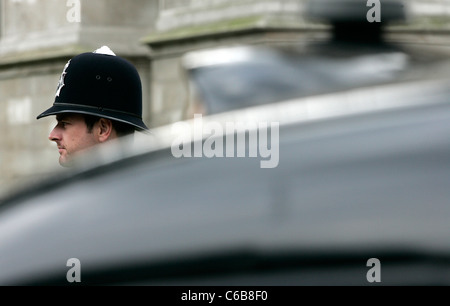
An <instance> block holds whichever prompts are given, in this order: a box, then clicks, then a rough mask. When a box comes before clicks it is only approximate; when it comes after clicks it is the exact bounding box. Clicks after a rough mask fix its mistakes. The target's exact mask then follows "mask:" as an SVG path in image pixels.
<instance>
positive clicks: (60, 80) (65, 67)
mask: <svg viewBox="0 0 450 306" xmlns="http://www.w3.org/2000/svg"><path fill="white" fill-rule="evenodd" d="M69 64H70V60H69V61H68V62H67V64H66V65H65V66H64V70H63V72H62V73H61V77H60V78H59V82H58V87H57V88H56V95H55V96H56V97H59V94H60V92H61V89H62V88H63V87H64V85H65V84H64V77H65V76H66V74H67V72H66V70H67V67H69Z"/></svg>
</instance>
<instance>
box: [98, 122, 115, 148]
mask: <svg viewBox="0 0 450 306" xmlns="http://www.w3.org/2000/svg"><path fill="white" fill-rule="evenodd" d="M97 124H98V126H97V128H98V129H97V137H98V141H99V142H105V141H107V140H108V139H110V138H111V136H112V134H113V124H112V121H111V120H109V119H106V118H100V120H99V121H98V122H97Z"/></svg>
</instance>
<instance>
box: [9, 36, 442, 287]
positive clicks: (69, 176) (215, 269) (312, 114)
mask: <svg viewBox="0 0 450 306" xmlns="http://www.w3.org/2000/svg"><path fill="white" fill-rule="evenodd" d="M341 44H342V45H341ZM350 44H351V45H353V47H350V45H348V44H347V42H342V41H338V42H336V41H333V42H330V46H331V45H332V49H330V48H328V47H326V48H323V46H320V47H319V50H322V51H324V52H325V51H330V52H329V54H327V55H326V56H325V55H324V54H325V53H321V52H318V53H315V52H312V53H301V54H296V53H295V52H294V53H292V52H289V53H288V57H287V58H286V57H284V56H285V55H286V53H278V51H275V49H271V48H268V47H263V48H262V49H259V48H254V47H251V48H250V47H239V48H237V49H229V48H226V49H221V50H211V51H199V52H197V53H190V54H187V55H186V57H185V61H184V63H185V68H186V71H187V73H188V75H189V76H190V80H191V81H192V86H196V90H195V94H196V95H198V97H202V98H203V99H204V100H203V101H204V103H205V106H206V109H207V110H208V111H207V113H208V115H205V116H203V117H202V118H201V119H202V121H201V123H202V124H203V126H206V125H208V124H210V126H214V127H215V128H216V132H217V131H218V130H220V128H223V129H222V131H223V133H218V132H217V133H210V134H207V135H206V136H205V135H204V134H202V135H201V137H192V138H191V139H190V138H189V137H187V138H186V139H184V138H183V139H184V141H182V142H177V141H179V140H180V136H179V134H177V133H175V132H176V131H177V130H178V129H177V128H176V124H174V125H170V126H166V127H161V128H160V129H157V130H154V131H153V134H152V135H151V136H148V137H149V138H147V137H143V138H142V139H141V138H139V139H136V144H135V148H133V149H130V147H129V146H128V143H126V144H125V145H124V144H121V143H112V144H111V146H104V147H102V148H99V149H98V150H94V151H92V152H90V154H87V155H86V156H85V157H84V158H83V159H82V160H80V166H79V167H77V168H75V169H74V170H73V171H70V172H68V173H62V174H61V175H58V176H55V177H54V178H53V179H51V180H48V181H46V182H45V183H42V184H40V185H37V186H35V187H33V188H29V189H26V190H24V191H23V192H19V193H17V194H15V195H12V196H10V197H9V198H8V199H6V200H4V201H2V203H1V204H0V254H1V256H0V285H61V284H63V285H64V284H68V280H67V275H66V274H67V272H68V270H69V268H70V267H68V266H67V265H66V263H67V262H68V260H69V259H72V258H76V259H78V260H79V262H80V263H81V284H82V285H235V286H243V285H253V286H263V285H277V286H280V285H281V286H287V285H289V286H292V285H371V284H372V283H371V282H370V277H369V276H368V274H369V273H370V269H371V266H370V265H369V264H368V263H369V262H370V260H371V259H378V260H379V262H380V263H381V279H380V281H381V282H380V283H379V284H381V285H449V284H450V247H449V246H450V235H449V233H450V223H449V222H448V219H449V217H450V206H449V205H448V199H449V198H450V188H449V187H450V186H449V184H450V183H449V182H450V169H449V167H447V165H448V164H449V163H450V137H449V136H448V131H449V129H450V100H449V97H450V95H449V94H450V86H449V85H450V78H448V76H447V75H445V74H444V73H440V71H443V72H445V71H446V69H445V68H446V67H448V66H447V65H448V61H447V59H446V58H445V57H440V58H437V57H433V58H432V59H431V60H428V59H423V60H421V59H420V56H418V53H417V54H416V53H414V52H412V51H411V52H410V51H408V52H406V51H404V50H402V51H399V49H397V48H395V51H386V50H393V49H392V48H393V47H390V46H389V47H387V46H385V45H384V44H383V43H382V42H380V41H377V42H374V41H370V42H368V43H367V44H366V43H365V44H364V45H361V46H360V47H358V48H356V47H355V45H354V44H355V42H354V41H352V42H350ZM337 45H340V46H339V47H338V46H337ZM313 47H314V48H316V46H313ZM386 48H388V49H386ZM316 50H317V49H316ZM380 50H382V51H380ZM291 51H292V50H291ZM337 51H340V52H341V53H339V52H338V53H336V52H337ZM208 52H216V53H212V54H217V52H219V54H220V52H222V53H221V54H222V55H224V54H227V57H224V56H221V57H216V56H214V57H210V56H209V55H210V54H211V53H208ZM253 52H256V53H253ZM283 52H284V51H283ZM254 54H258V56H255V55H254ZM198 55H201V56H200V57H199V56H198ZM243 55H245V56H243ZM266 55H268V56H267V57H266ZM314 56H317V59H314V58H312V57H314ZM199 58H200V59H201V61H202V62H201V63H200V62H199V61H198V60H197V59H199ZM224 59H229V60H227V61H224ZM231 59H233V60H231ZM236 59H238V60H236ZM217 60H219V63H218V62H216V61H217ZM194 63H195V64H194ZM205 63H207V64H206V65H205ZM225 64H226V65H229V66H225ZM266 65H267V68H268V69H269V71H270V72H271V73H270V74H267V73H265V72H261V71H260V70H259V69H263V70H264V69H265V68H266ZM430 65H431V66H430ZM242 67H245V69H244V70H240V69H241V68H242ZM438 68H439V69H438ZM255 71H256V73H255ZM371 71H372V73H371ZM228 74H229V75H230V76H231V78H228V77H227V75H228ZM286 75H289V76H290V77H288V78H286ZM302 75H303V76H302ZM273 76H274V77H275V78H271V77H273ZM265 77H268V78H267V79H264V78H265ZM233 78H235V79H234V81H235V83H233V84H228V82H232V81H233ZM277 80H278V81H282V80H288V83H283V84H279V83H277ZM308 80H309V81H310V83H305V82H307V81H308ZM216 82H217V84H220V83H221V84H222V86H223V88H226V90H222V88H221V87H220V86H217V84H216ZM290 83H291V84H290ZM236 84H237V85H236ZM286 84H287V85H286ZM306 84H309V85H306ZM236 86H238V87H236ZM271 86H273V87H271ZM280 88H281V89H280ZM269 89H270V90H269ZM290 89H292V93H289V94H287V93H288V92H291V90H290ZM261 90H263V91H264V93H265V95H263V96H258V99H254V100H252V99H253V97H254V95H257V94H258V93H259V92H260V91H261ZM280 94H281V95H280ZM285 94H286V95H285ZM267 95H270V99H267V100H265V99H264V97H267ZM233 103H234V104H233ZM197 120H198V118H197ZM230 122H231V123H233V122H241V123H246V124H248V125H247V126H245V127H243V128H239V129H235V130H231V131H227V130H226V126H227V123H228V124H229V123H230ZM261 122H265V123H277V124H276V125H258V124H256V123H261ZM198 123H199V122H198V121H196V119H193V120H190V121H186V122H183V123H182V125H178V127H182V128H184V129H187V130H189V131H194V134H195V127H196V124H198ZM251 123H254V124H253V125H252V124H251ZM178 124H180V123H178ZM210 132H211V131H210ZM255 132H256V133H255ZM264 133H267V134H264ZM278 133H279V134H278ZM243 135H244V136H247V139H249V138H250V137H251V136H250V135H270V136H271V137H268V141H267V142H266V143H264V144H263V146H259V145H260V144H261V141H262V140H264V139H262V138H257V140H258V141H260V142H258V143H257V144H258V151H257V152H256V153H259V155H258V154H256V155H252V154H251V153H252V151H253V150H254V147H252V143H251V142H250V141H243V139H245V138H239V136H243ZM273 135H279V137H272V136H273ZM188 136H189V135H188ZM190 136H192V135H190ZM194 136H195V135H194ZM230 139H231V142H228V141H229V140H230ZM238 139H241V140H240V141H239V140H238ZM266 140H267V139H266ZM141 141H142V142H141ZM213 142H214V143H215V144H216V145H217V144H219V143H222V144H224V146H223V147H222V148H221V149H222V150H223V153H224V154H223V156H228V155H227V154H226V153H227V152H228V153H230V157H229V158H227V157H219V156H216V157H208V156H205V154H204V149H205V147H207V145H206V144H207V143H209V148H213V146H212V143H213ZM174 144H175V145H174ZM242 144H244V149H245V150H243V152H244V153H245V154H242V155H243V156H242V157H237V156H238V154H237V153H238V151H239V145H242ZM181 146H182V147H183V148H185V146H186V148H190V150H191V153H192V150H193V151H194V152H193V154H192V155H191V156H192V157H188V156H184V157H175V156H174V150H175V151H177V150H180V147H181ZM275 147H276V148H277V150H274V151H272V154H273V155H272V156H270V158H275V156H274V155H275V154H276V153H277V152H278V154H279V156H278V163H277V164H276V165H275V166H274V167H272V168H269V169H263V168H262V167H261V162H262V161H264V160H265V159H267V158H268V155H264V154H261V153H262V149H264V148H265V149H268V148H275ZM195 148H200V149H201V151H200V152H201V153H202V154H200V155H199V156H197V157H194V156H195V155H196V154H195V153H196V152H195ZM230 148H231V149H230ZM214 149H217V151H215V152H216V153H217V152H219V150H220V147H219V148H218V147H214ZM241 153H242V152H241ZM253 153H254V152H253ZM218 155H220V154H218Z"/></svg>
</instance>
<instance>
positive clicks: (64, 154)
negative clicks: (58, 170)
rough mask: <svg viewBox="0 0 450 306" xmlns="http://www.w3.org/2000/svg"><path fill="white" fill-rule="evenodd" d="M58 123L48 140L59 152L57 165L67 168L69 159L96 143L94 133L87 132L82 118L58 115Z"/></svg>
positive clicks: (78, 115)
mask: <svg viewBox="0 0 450 306" xmlns="http://www.w3.org/2000/svg"><path fill="white" fill-rule="evenodd" d="M56 120H57V121H58V123H57V124H56V126H55V127H54V128H53V130H52V131H51V132H50V135H49V137H48V138H49V139H50V140H51V141H54V142H55V143H56V145H57V146H58V150H59V155H60V156H59V164H60V165H61V166H69V165H70V161H71V158H72V157H73V156H74V154H75V153H79V152H81V151H83V150H85V149H87V148H90V147H92V146H94V145H96V144H97V143H99V141H98V139H97V138H96V137H95V133H92V132H89V131H88V128H87V126H86V122H85V120H84V117H83V116H82V115H80V114H59V115H57V116H56Z"/></svg>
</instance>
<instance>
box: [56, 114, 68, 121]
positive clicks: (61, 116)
mask: <svg viewBox="0 0 450 306" xmlns="http://www.w3.org/2000/svg"><path fill="white" fill-rule="evenodd" d="M67 117H68V116H67V115H64V114H58V115H56V120H57V121H61V120H64V119H67Z"/></svg>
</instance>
